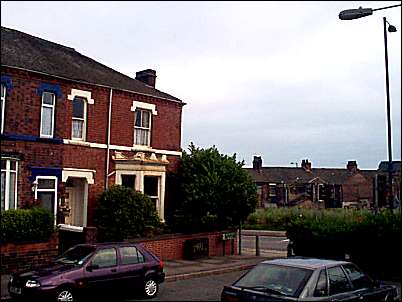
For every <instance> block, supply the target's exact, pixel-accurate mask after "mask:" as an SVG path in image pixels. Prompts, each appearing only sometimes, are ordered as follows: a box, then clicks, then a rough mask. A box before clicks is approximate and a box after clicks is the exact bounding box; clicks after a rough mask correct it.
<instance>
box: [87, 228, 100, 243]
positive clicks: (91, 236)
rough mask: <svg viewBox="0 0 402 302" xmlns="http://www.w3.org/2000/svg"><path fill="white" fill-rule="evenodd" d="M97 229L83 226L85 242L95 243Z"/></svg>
mask: <svg viewBox="0 0 402 302" xmlns="http://www.w3.org/2000/svg"><path fill="white" fill-rule="evenodd" d="M96 237H97V229H96V227H84V240H85V243H90V244H91V243H96V242H97V239H96Z"/></svg>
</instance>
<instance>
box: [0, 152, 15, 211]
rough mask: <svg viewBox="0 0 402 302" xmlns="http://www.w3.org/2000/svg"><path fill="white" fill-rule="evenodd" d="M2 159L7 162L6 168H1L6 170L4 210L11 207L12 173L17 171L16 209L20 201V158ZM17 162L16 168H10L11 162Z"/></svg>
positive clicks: (3, 170)
mask: <svg viewBox="0 0 402 302" xmlns="http://www.w3.org/2000/svg"><path fill="white" fill-rule="evenodd" d="M1 160H2V161H5V162H6V169H1V172H6V180H5V181H6V183H5V190H4V210H5V211H6V210H8V209H10V174H11V173H15V188H14V192H15V193H14V195H15V196H14V209H16V208H17V203H18V199H17V197H18V191H17V189H18V160H17V159H15V158H2V159H1ZM11 161H14V162H15V170H11V169H10V162H11Z"/></svg>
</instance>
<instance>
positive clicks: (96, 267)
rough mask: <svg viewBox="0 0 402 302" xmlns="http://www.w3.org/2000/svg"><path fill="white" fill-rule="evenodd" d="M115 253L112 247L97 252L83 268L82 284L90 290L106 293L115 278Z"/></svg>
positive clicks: (116, 268)
mask: <svg viewBox="0 0 402 302" xmlns="http://www.w3.org/2000/svg"><path fill="white" fill-rule="evenodd" d="M117 273H118V266H117V251H116V249H115V248H114V247H110V248H103V249H100V250H98V251H97V252H96V253H95V254H94V256H93V257H92V259H91V260H90V261H89V263H88V264H87V266H86V268H85V273H84V274H85V278H84V284H85V286H86V287H87V288H88V289H90V290H95V291H107V290H108V289H110V288H112V287H113V286H114V285H115V281H116V278H117Z"/></svg>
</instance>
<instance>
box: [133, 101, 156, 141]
mask: <svg viewBox="0 0 402 302" xmlns="http://www.w3.org/2000/svg"><path fill="white" fill-rule="evenodd" d="M137 112H141V124H142V115H143V112H146V113H148V114H149V127H148V128H147V127H142V126H136V125H135V122H136V120H137ZM137 129H138V130H148V139H147V142H146V144H145V145H144V144H137V142H136V131H137ZM151 129H152V111H150V110H149V109H143V108H137V109H136V110H135V111H134V146H147V147H150V146H151V135H152V130H151Z"/></svg>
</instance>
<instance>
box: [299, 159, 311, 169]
mask: <svg viewBox="0 0 402 302" xmlns="http://www.w3.org/2000/svg"><path fill="white" fill-rule="evenodd" d="M301 167H302V169H303V170H304V171H306V172H311V162H309V161H308V159H303V160H302V163H301Z"/></svg>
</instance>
